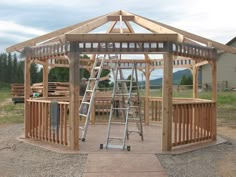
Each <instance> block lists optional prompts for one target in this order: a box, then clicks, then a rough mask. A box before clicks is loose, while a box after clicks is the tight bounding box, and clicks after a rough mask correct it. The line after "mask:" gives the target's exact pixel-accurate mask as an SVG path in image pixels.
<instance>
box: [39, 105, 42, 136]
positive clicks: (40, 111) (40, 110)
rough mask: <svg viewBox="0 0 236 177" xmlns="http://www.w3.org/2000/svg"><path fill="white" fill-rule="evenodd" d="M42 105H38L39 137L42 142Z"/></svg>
mask: <svg viewBox="0 0 236 177" xmlns="http://www.w3.org/2000/svg"><path fill="white" fill-rule="evenodd" d="M41 104H42V103H39V104H38V111H39V112H38V137H39V139H40V140H41V118H42V116H41V113H42V109H41Z"/></svg>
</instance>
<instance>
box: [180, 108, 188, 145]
mask: <svg viewBox="0 0 236 177" xmlns="http://www.w3.org/2000/svg"><path fill="white" fill-rule="evenodd" d="M181 106H182V108H183V119H182V120H183V139H182V143H183V142H184V141H185V140H186V133H185V132H186V116H187V115H186V105H184V104H183V105H181Z"/></svg>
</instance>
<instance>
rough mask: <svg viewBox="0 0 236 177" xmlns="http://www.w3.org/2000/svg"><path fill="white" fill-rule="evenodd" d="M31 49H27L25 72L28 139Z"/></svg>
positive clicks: (26, 135)
mask: <svg viewBox="0 0 236 177" xmlns="http://www.w3.org/2000/svg"><path fill="white" fill-rule="evenodd" d="M30 51H31V49H30V48H25V54H26V58H25V72H24V88H25V89H24V99H25V103H24V127H25V138H28V133H29V131H30V124H29V123H30V115H29V113H30V110H29V103H28V102H27V101H26V100H28V99H29V98H30V53H31V52H30Z"/></svg>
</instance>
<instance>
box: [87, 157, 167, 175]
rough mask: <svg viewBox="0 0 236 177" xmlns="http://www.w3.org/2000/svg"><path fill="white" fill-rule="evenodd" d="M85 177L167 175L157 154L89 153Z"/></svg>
mask: <svg viewBox="0 0 236 177" xmlns="http://www.w3.org/2000/svg"><path fill="white" fill-rule="evenodd" d="M83 177H167V174H166V172H165V170H164V169H163V168H162V166H161V164H160V162H159V161H158V159H157V157H156V156H155V154H139V153H138V154H128V153H120V154H118V153H115V154H107V153H102V154H88V159H87V162H86V165H85V170H84V174H83Z"/></svg>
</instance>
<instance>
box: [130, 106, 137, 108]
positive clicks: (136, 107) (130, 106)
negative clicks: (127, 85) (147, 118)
mask: <svg viewBox="0 0 236 177" xmlns="http://www.w3.org/2000/svg"><path fill="white" fill-rule="evenodd" d="M130 108H138V106H130Z"/></svg>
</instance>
